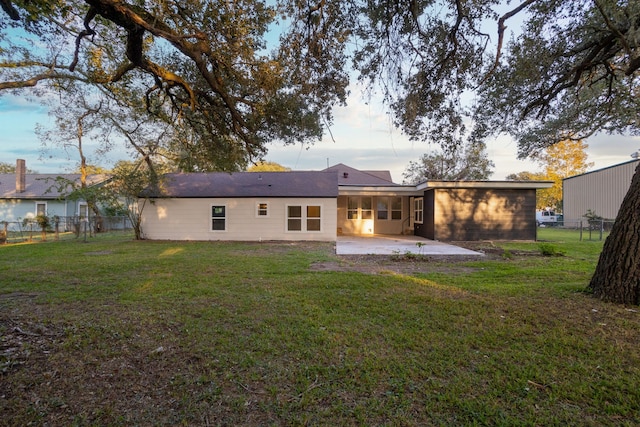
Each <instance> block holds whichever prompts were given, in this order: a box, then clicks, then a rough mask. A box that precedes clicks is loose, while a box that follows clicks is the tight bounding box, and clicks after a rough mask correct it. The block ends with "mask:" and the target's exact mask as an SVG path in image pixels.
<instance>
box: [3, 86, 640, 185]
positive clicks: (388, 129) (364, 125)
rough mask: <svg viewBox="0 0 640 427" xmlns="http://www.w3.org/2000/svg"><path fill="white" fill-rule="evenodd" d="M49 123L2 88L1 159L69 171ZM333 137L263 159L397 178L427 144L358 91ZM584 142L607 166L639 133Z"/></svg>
mask: <svg viewBox="0 0 640 427" xmlns="http://www.w3.org/2000/svg"><path fill="white" fill-rule="evenodd" d="M36 123H40V124H42V125H45V126H50V125H51V119H50V118H49V117H48V115H47V113H46V109H45V108H44V107H41V106H39V105H38V104H36V103H32V102H29V101H27V100H26V99H24V98H21V97H15V96H12V95H9V94H7V93H4V94H0V129H2V132H0V161H2V162H7V163H14V162H15V160H16V159H17V158H23V159H25V160H26V161H27V167H29V168H30V169H33V170H36V171H38V172H40V173H57V172H68V171H69V170H70V169H73V168H75V166H76V165H77V163H78V159H77V154H76V153H73V152H71V153H69V154H70V155H71V156H72V157H71V158H68V156H67V154H66V153H64V152H63V151H61V150H49V151H47V152H46V153H42V144H41V142H40V140H39V138H38V136H37V135H36V133H35V125H36ZM331 131H332V134H333V138H334V139H335V142H334V141H332V140H331V137H330V136H329V135H328V134H327V135H325V137H324V138H323V140H322V141H320V142H317V143H315V144H313V145H310V146H304V147H303V146H301V145H300V144H297V145H295V146H286V147H285V146H282V145H281V144H277V143H274V144H271V145H270V146H269V153H268V154H267V156H266V160H269V161H274V162H277V163H280V164H282V165H284V166H287V167H290V168H292V169H296V170H321V169H324V168H326V167H327V164H329V165H334V164H336V163H344V164H347V165H349V166H352V167H354V168H357V169H363V170H389V171H390V172H391V176H392V178H393V180H394V181H395V182H397V183H401V182H402V173H403V171H404V170H405V168H406V166H407V165H408V164H409V162H410V161H412V160H417V159H418V158H419V157H420V156H421V155H422V154H424V153H425V152H428V151H429V150H430V149H432V148H433V147H432V146H429V145H428V144H426V143H420V142H411V141H409V140H408V138H406V137H405V136H404V135H402V134H401V133H400V132H399V131H398V130H396V129H393V127H392V125H391V123H390V121H389V118H388V116H387V115H386V114H385V113H384V110H383V108H382V107H381V106H380V105H379V104H375V103H372V104H370V105H367V104H366V103H365V102H364V101H363V100H362V99H360V98H359V95H352V96H351V97H350V99H349V106H348V107H342V108H337V109H336V110H335V123H334V125H333V126H332V128H331ZM587 143H588V144H589V148H588V150H587V153H588V155H589V161H592V162H594V163H595V165H594V167H593V169H598V168H602V167H606V166H611V165H614V164H617V163H621V162H625V161H628V160H630V159H631V157H630V156H629V155H630V154H631V153H632V152H634V151H636V150H638V149H640V138H638V137H626V138H625V137H621V136H615V135H614V136H610V135H600V136H597V137H594V138H590V139H589V140H588V141H587ZM487 150H488V153H489V157H490V158H491V159H492V160H493V162H494V163H495V165H496V167H495V169H494V174H493V175H492V177H491V179H494V180H502V179H504V178H505V176H506V175H508V174H510V173H515V172H521V171H524V170H529V171H535V170H538V169H539V168H538V167H537V165H535V164H534V163H532V162H530V161H522V160H517V159H516V152H517V147H516V144H515V143H514V142H513V141H512V140H511V139H510V138H508V137H500V138H498V139H497V140H495V141H492V142H489V143H488V145H487ZM88 154H89V157H90V162H92V163H96V164H100V165H102V166H106V167H110V166H111V163H113V162H114V161H116V160H119V159H127V158H129V156H128V154H127V152H126V150H124V149H121V150H114V151H113V152H111V153H110V154H109V157H108V158H107V159H96V158H95V157H93V155H92V153H88Z"/></svg>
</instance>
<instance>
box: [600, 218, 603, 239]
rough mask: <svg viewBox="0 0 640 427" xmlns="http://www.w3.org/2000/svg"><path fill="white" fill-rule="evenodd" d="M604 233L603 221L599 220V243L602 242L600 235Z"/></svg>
mask: <svg viewBox="0 0 640 427" xmlns="http://www.w3.org/2000/svg"><path fill="white" fill-rule="evenodd" d="M603 232H604V219H601V220H600V241H602V233H603Z"/></svg>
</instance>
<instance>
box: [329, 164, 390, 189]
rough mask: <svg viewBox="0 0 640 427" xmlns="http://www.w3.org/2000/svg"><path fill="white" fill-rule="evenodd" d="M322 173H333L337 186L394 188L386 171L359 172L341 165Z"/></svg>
mask: <svg viewBox="0 0 640 427" xmlns="http://www.w3.org/2000/svg"><path fill="white" fill-rule="evenodd" d="M324 172H334V173H336V174H337V176H338V185H343V186H347V185H356V186H367V187H371V186H384V187H388V186H394V185H398V184H395V183H394V182H393V181H392V180H391V173H390V172H389V171H387V170H377V171H361V170H358V169H354V168H352V167H350V166H347V165H345V164H342V163H338V164H337V165H334V166H331V167H329V168H327V169H325V170H324Z"/></svg>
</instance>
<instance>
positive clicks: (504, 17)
mask: <svg viewBox="0 0 640 427" xmlns="http://www.w3.org/2000/svg"><path fill="white" fill-rule="evenodd" d="M536 1H538V0H526V1H524V2H522V3H520V5H519V6H518V7H516V8H515V9H513V10H511V11H509V12H507V13H505V14H504V15H502V16H501V17H500V19H498V46H497V47H496V58H495V60H494V61H493V66H492V67H491V68H490V69H489V71H488V72H487V74H485V76H484V78H483V79H482V81H481V82H480V85H482V84H483V83H484V82H486V81H487V79H488V78H489V77H491V75H492V74H493V73H494V72H495V70H496V69H497V68H498V66H499V65H500V57H501V56H502V45H503V43H504V32H505V30H506V29H507V26H506V25H505V22H506V21H507V19H510V18H513V17H514V16H515V15H517V14H518V13H520V12H522V10H524V9H526V8H527V7H529V6H530V5H532V4H533V3H535V2H536Z"/></svg>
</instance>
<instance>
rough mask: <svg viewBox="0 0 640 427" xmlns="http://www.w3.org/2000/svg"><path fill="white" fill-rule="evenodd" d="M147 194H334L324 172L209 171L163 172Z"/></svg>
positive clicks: (333, 181) (333, 178)
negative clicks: (156, 186)
mask: <svg viewBox="0 0 640 427" xmlns="http://www.w3.org/2000/svg"><path fill="white" fill-rule="evenodd" d="M143 195H146V196H149V197H186V198H199V197H338V177H337V175H336V174H335V173H332V172H330V173H327V172H310V171H309V172H235V173H226V172H210V173H176V174H167V175H165V176H164V178H163V180H162V181H161V183H160V189H159V191H152V190H149V191H146V192H145V194H143Z"/></svg>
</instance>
